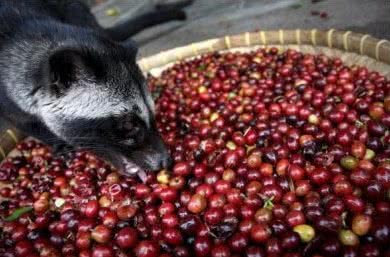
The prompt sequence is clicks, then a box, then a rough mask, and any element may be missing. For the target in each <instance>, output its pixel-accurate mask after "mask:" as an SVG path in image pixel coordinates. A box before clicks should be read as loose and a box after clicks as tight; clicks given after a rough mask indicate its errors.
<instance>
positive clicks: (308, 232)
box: [293, 224, 315, 243]
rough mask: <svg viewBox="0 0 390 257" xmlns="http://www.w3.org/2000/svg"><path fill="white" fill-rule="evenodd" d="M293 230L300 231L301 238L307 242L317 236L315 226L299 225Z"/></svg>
mask: <svg viewBox="0 0 390 257" xmlns="http://www.w3.org/2000/svg"><path fill="white" fill-rule="evenodd" d="M293 230H294V232H296V233H298V235H299V237H300V238H301V240H302V241H303V242H305V243H307V242H310V241H311V240H312V239H313V238H314V236H315V231H314V228H313V227H312V226H310V225H307V224H301V225H297V226H295V227H294V228H293Z"/></svg>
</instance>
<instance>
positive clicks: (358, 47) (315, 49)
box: [0, 29, 390, 161]
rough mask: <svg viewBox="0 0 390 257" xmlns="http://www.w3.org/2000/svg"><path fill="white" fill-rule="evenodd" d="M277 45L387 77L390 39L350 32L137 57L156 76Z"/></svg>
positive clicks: (246, 39)
mask: <svg viewBox="0 0 390 257" xmlns="http://www.w3.org/2000/svg"><path fill="white" fill-rule="evenodd" d="M268 46H269V47H270V46H275V47H278V48H279V49H280V50H281V51H283V50H286V49H296V50H299V51H301V52H304V53H311V54H325V55H327V56H329V57H338V58H341V60H342V61H343V62H344V63H345V64H347V65H349V66H351V65H359V66H365V67H367V68H368V69H370V70H372V71H378V72H379V73H380V74H382V75H384V76H386V77H387V78H389V79H390V42H389V41H388V40H380V39H376V38H374V37H372V36H370V35H363V34H357V33H354V32H351V31H337V30H334V29H331V30H327V31H322V30H316V29H313V30H300V29H298V30H273V31H258V32H247V33H243V34H239V35H233V36H226V37H223V38H217V39H211V40H206V41H202V42H198V43H193V44H190V45H187V46H183V47H178V48H174V49H171V50H168V51H164V52H161V53H159V54H156V55H153V56H150V57H146V58H143V59H141V60H139V62H138V63H139V65H140V67H141V69H142V70H143V71H144V72H145V73H150V74H152V75H154V76H158V75H159V74H160V73H161V72H162V71H163V70H164V69H166V68H167V67H169V66H171V65H172V64H174V63H175V62H177V61H179V60H182V59H186V58H193V57H196V56H199V55H201V54H204V53H207V52H212V51H250V50H254V49H256V48H260V47H268ZM25 137H26V135H23V134H22V133H21V132H19V131H18V130H17V129H16V128H13V127H10V128H8V129H6V130H5V132H3V133H2V134H0V161H2V160H4V159H5V158H6V157H7V155H8V154H9V153H10V152H11V151H12V150H13V149H14V148H15V146H16V144H17V143H18V142H19V141H21V140H23V139H24V138H25Z"/></svg>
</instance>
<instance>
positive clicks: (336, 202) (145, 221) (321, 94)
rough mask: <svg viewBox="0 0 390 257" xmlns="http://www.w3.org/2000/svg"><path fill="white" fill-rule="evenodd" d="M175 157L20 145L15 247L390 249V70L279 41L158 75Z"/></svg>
mask: <svg viewBox="0 0 390 257" xmlns="http://www.w3.org/2000/svg"><path fill="white" fill-rule="evenodd" d="M148 79H149V84H150V87H151V90H152V92H153V93H154V94H155V97H156V98H157V99H156V110H157V112H156V119H157V126H158V129H159V131H160V132H161V134H162V136H163V139H164V141H165V143H166V145H167V147H168V148H169V150H170V153H171V155H172V158H173V160H174V164H173V167H172V168H170V169H167V170H162V171H160V172H157V173H149V175H148V176H147V180H146V182H145V183H144V182H141V181H140V180H139V179H138V178H136V177H127V178H126V177H121V176H120V175H118V173H117V171H116V170H115V168H113V167H111V166H110V165H109V164H107V163H105V162H104V161H102V160H101V159H99V158H97V157H96V156H95V155H93V154H91V153H87V152H76V153H73V154H69V156H61V157H59V156H54V155H53V154H52V153H51V151H50V149H49V148H48V147H47V146H45V145H42V144H40V143H38V142H34V141H25V142H23V143H21V144H19V145H18V147H17V150H18V151H19V155H18V156H17V157H13V158H8V159H7V160H6V161H5V162H3V164H2V165H1V167H0V183H1V184H0V187H1V189H0V197H1V198H0V199H1V203H0V217H1V218H0V256H4V257H25V256H29V257H38V256H41V257H49V256H50V257H51V256H53V257H54V256H70V257H73V256H79V257H110V256H119V257H131V256H134V257H158V256H160V257H187V256H194V257H230V256H231V257H238V256H246V257H263V256H269V257H277V256H282V257H301V256H303V257H309V256H315V257H333V256H335V257H336V256H341V257H355V256H356V257H357V256H359V257H379V256H385V257H388V256H390V82H389V81H387V80H386V79H385V78H384V77H383V76H381V75H380V74H378V73H377V72H370V71H368V70H367V69H366V68H364V67H346V66H345V65H343V63H342V61H341V60H340V59H331V58H328V57H326V56H324V55H318V56H314V55H310V54H303V53H300V52H297V51H294V50H287V51H284V52H283V53H280V52H279V51H278V49H276V48H268V49H259V50H256V51H252V52H247V53H210V54H206V55H203V56H201V57H199V58H195V59H192V60H189V61H183V62H180V63H177V64H175V65H173V66H172V67H170V68H168V69H167V70H165V71H164V72H163V73H162V74H161V76H159V77H153V76H151V75H150V76H149V78H148Z"/></svg>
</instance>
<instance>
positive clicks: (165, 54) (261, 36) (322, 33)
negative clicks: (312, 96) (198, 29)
mask: <svg viewBox="0 0 390 257" xmlns="http://www.w3.org/2000/svg"><path fill="white" fill-rule="evenodd" d="M271 45H302V46H303V45H311V46H313V47H326V48H330V49H336V50H341V51H345V52H351V53H356V54H358V55H362V56H367V57H371V58H372V59H374V60H376V61H380V62H383V63H386V64H389V65H390V41H389V40H387V39H378V38H376V37H373V36H371V35H370V34H361V33H356V32H352V31H343V30H336V29H329V30H319V29H309V30H307V29H295V30H283V29H280V30H260V31H256V32H244V33H239V34H234V35H227V36H224V37H216V38H212V39H206V40H202V41H198V42H194V43H190V44H187V45H183V46H179V47H175V48H172V49H168V50H164V51H160V52H159V53H156V54H153V55H150V56H146V57H143V58H141V59H140V60H138V64H139V66H140V68H141V70H142V71H144V72H148V71H149V70H151V69H153V68H156V67H161V66H164V65H166V64H169V63H172V62H175V61H178V60H181V59H186V58H189V57H194V56H198V55H201V54H204V53H207V52H212V51H221V50H234V48H239V47H249V46H264V47H266V46H271Z"/></svg>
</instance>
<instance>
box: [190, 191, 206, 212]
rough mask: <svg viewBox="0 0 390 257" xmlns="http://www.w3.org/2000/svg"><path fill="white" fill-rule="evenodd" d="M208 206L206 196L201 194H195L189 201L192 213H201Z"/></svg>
mask: <svg viewBox="0 0 390 257" xmlns="http://www.w3.org/2000/svg"><path fill="white" fill-rule="evenodd" d="M206 206H207V202H206V198H205V197H204V196H202V195H200V194H195V195H193V196H192V197H191V200H190V202H189V203H188V207H187V208H188V210H189V211H190V212H192V213H196V214H197V213H201V212H202V211H203V210H204V209H205V208H206Z"/></svg>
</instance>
